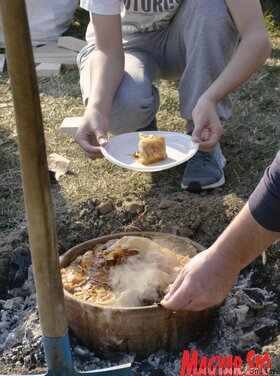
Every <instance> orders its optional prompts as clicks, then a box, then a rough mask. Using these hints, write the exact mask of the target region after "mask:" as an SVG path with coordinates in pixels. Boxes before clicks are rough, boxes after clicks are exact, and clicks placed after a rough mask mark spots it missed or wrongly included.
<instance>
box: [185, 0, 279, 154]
mask: <svg viewBox="0 0 280 376" xmlns="http://www.w3.org/2000/svg"><path fill="white" fill-rule="evenodd" d="M226 3H227V6H228V8H229V11H230V13H231V15H232V18H233V20H234V22H235V25H236V27H237V29H238V32H239V34H240V39H241V40H240V43H239V45H238V48H237V50H236V52H235V54H234V55H233V57H232V59H231V61H230V62H229V64H228V65H227V66H226V67H225V69H224V71H223V72H222V73H221V75H220V76H219V77H218V78H217V79H216V81H214V82H213V84H212V85H211V86H210V87H209V88H208V89H207V90H206V91H205V92H204V93H203V94H202V96H201V97H200V98H199V100H198V102H197V104H196V106H195V108H194V110H193V121H194V124H195V128H194V131H193V136H192V137H193V140H194V141H197V142H200V149H201V150H204V151H207V150H211V149H213V147H214V146H215V145H216V144H217V142H218V141H219V138H220V136H221V134H222V127H221V123H220V120H219V117H218V114H217V111H216V105H217V103H218V102H219V101H220V100H221V99H223V98H224V97H225V96H226V95H227V94H229V93H231V92H233V91H234V90H235V89H236V88H238V87H239V86H241V85H242V84H243V83H244V82H245V81H247V80H248V79H249V78H250V77H251V75H252V74H253V73H254V72H256V70H257V69H258V68H259V67H260V66H261V65H262V64H263V63H264V62H265V60H266V59H267V58H268V56H269V54H270V51H271V49H270V42H269V37H268V34H267V31H266V27H265V23H264V17H263V14H262V9H261V5H260V3H259V1H258V0H254V1H252V0H226Z"/></svg>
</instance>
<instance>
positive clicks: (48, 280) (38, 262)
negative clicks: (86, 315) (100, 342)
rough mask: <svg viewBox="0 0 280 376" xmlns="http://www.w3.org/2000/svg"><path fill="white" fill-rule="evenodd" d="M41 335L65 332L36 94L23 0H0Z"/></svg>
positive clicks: (47, 178)
mask: <svg viewBox="0 0 280 376" xmlns="http://www.w3.org/2000/svg"><path fill="white" fill-rule="evenodd" d="M0 9H1V14H2V22H3V30H4V35H5V42H6V57H7V62H8V71H9V75H10V80H11V88H12V92H13V99H14V107H15V116H16V124H17V133H18V144H19V151H20V162H21V170H22V179H23V189H24V200H25V209H26V214H27V220H28V233H29V243H30V249H31V256H32V264H33V270H34V277H35V284H36V290H37V299H38V307H39V314H40V321H41V328H42V332H43V335H45V336H47V337H60V336H63V335H65V333H66V332H67V321H66V315H65V305H64V297H63V288H62V282H61V277H60V270H59V259H58V251H57V241H56V231H55V226H54V215H53V204H52V199H51V193H50V183H49V175H48V168H47V157H46V146H45V139H44V132H43V122H42V114H41V106H40V98H39V93H38V86H37V80H36V73H35V66H34V59H33V55H32V46H31V41H30V32H29V27H28V21H27V13H26V6H25V1H23V0H12V1H11V0H0Z"/></svg>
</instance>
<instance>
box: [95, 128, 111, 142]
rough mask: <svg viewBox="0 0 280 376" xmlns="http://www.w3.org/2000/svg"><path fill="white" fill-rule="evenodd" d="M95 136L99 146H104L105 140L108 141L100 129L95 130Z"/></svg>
mask: <svg viewBox="0 0 280 376" xmlns="http://www.w3.org/2000/svg"><path fill="white" fill-rule="evenodd" d="M95 137H96V139H97V141H98V143H99V145H100V146H105V145H106V144H107V142H108V139H107V137H106V136H105V134H104V133H103V132H101V131H100V130H96V132H95Z"/></svg>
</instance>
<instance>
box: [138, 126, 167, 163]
mask: <svg viewBox="0 0 280 376" xmlns="http://www.w3.org/2000/svg"><path fill="white" fill-rule="evenodd" d="M139 136H140V141H139V144H138V150H139V151H138V153H137V154H136V155H137V157H138V158H139V162H140V163H142V164H143V165H148V164H151V163H155V162H159V161H164V160H165V159H167V154H166V145H165V137H163V136H157V135H154V134H145V133H140V134H139Z"/></svg>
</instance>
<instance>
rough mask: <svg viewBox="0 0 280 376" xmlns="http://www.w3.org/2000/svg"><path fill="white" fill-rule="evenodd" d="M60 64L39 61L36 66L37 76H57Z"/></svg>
mask: <svg viewBox="0 0 280 376" xmlns="http://www.w3.org/2000/svg"><path fill="white" fill-rule="evenodd" d="M60 69H61V64H58V63H41V64H39V65H37V67H36V73H37V77H57V76H59V73H60Z"/></svg>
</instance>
